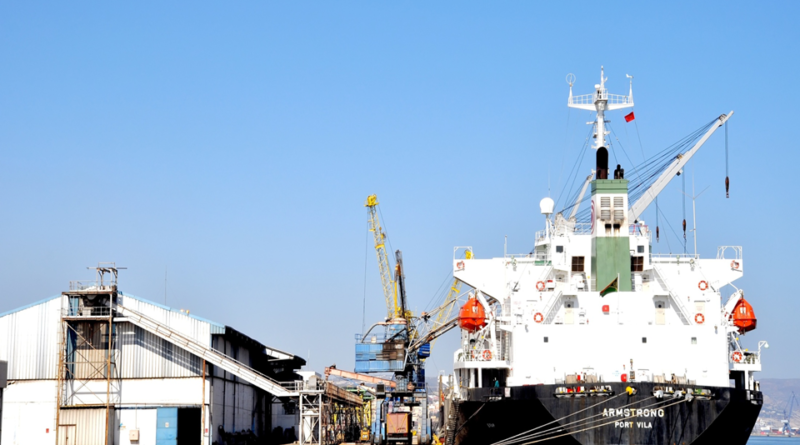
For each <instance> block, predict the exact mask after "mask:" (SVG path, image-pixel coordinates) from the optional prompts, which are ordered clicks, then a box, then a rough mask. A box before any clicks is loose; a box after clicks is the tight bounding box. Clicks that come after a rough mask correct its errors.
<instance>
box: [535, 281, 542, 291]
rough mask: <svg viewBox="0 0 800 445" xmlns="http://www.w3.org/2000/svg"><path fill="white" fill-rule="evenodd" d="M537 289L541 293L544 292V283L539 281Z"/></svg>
mask: <svg viewBox="0 0 800 445" xmlns="http://www.w3.org/2000/svg"><path fill="white" fill-rule="evenodd" d="M536 289H538V290H539V292H541V291H543V290H544V281H539V282H538V283H536Z"/></svg>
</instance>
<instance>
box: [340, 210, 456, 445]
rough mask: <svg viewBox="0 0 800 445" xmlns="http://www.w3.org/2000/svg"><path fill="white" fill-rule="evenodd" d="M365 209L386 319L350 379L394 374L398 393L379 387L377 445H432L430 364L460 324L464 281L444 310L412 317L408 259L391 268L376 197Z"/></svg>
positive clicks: (359, 340)
mask: <svg viewBox="0 0 800 445" xmlns="http://www.w3.org/2000/svg"><path fill="white" fill-rule="evenodd" d="M364 206H365V207H366V208H367V214H368V220H369V230H370V232H372V233H373V238H374V242H375V253H376V256H377V259H378V269H379V272H380V277H381V285H382V287H383V294H384V299H385V302H386V318H385V320H384V321H381V322H378V323H375V324H373V325H372V326H370V328H369V329H367V331H366V332H364V333H362V334H358V335H357V336H356V351H355V352H356V366H355V373H347V374H349V377H348V378H354V379H357V380H368V379H365V378H362V377H368V374H370V373H393V374H394V388H392V387H391V385H385V384H380V383H379V384H378V385H379V386H378V389H377V391H376V403H375V405H374V406H375V408H374V413H373V416H372V431H371V432H370V433H371V434H370V436H371V442H372V443H374V444H386V443H408V444H412V443H413V444H430V443H431V441H432V435H431V422H430V417H429V415H428V397H427V396H428V393H427V388H426V386H425V367H424V364H425V359H426V358H428V357H429V356H430V346H431V344H432V343H433V342H434V341H435V339H436V338H438V337H439V336H441V335H442V334H444V333H445V332H447V331H449V330H450V329H452V328H454V327H455V326H457V324H458V323H457V321H458V319H457V317H456V318H454V319H450V316H451V314H452V309H453V307H454V306H455V302H456V300H457V299H458V297H459V290H460V287H461V283H460V282H459V281H458V280H455V281H454V282H453V286H451V289H450V291H449V293H448V295H447V298H446V299H445V302H444V304H443V305H441V306H440V307H438V308H436V309H434V310H433V311H431V312H429V313H425V312H423V313H422V314H421V315H420V316H415V315H414V314H412V312H411V311H410V310H409V306H408V300H407V297H406V287H405V274H404V269H403V256H402V253H401V252H400V251H399V250H398V251H396V252H395V262H394V268H392V267H391V265H390V263H389V255H388V254H387V252H386V240H387V237H386V233H385V232H384V231H383V228H382V227H381V224H380V218H379V211H378V197H377V196H376V195H370V196H369V197H368V198H367V200H366V202H365V204H364ZM466 255H467V256H468V257H471V252H469V251H467V252H466ZM392 269H394V274H393V275H392V273H391V271H392ZM335 372H337V373H341V371H335ZM342 376H343V377H344V375H342Z"/></svg>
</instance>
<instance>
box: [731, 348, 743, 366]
mask: <svg viewBox="0 0 800 445" xmlns="http://www.w3.org/2000/svg"><path fill="white" fill-rule="evenodd" d="M742 359H744V355H742V353H741V352H740V351H735V352H734V353H733V354H731V360H733V361H734V362H736V363H739V362H741V361H742Z"/></svg>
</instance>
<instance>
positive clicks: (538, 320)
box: [533, 312, 544, 323]
mask: <svg viewBox="0 0 800 445" xmlns="http://www.w3.org/2000/svg"><path fill="white" fill-rule="evenodd" d="M533 321H535V322H536V323H541V322H543V321H544V315H542V313H541V312H537V313H536V314H534V315H533Z"/></svg>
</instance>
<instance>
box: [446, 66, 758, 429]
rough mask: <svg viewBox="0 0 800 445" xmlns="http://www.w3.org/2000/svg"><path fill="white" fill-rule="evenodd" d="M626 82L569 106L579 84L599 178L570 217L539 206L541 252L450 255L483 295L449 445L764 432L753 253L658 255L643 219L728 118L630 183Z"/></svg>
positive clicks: (461, 360) (466, 334) (472, 304)
mask: <svg viewBox="0 0 800 445" xmlns="http://www.w3.org/2000/svg"><path fill="white" fill-rule="evenodd" d="M629 79H630V87H629V92H628V94H627V95H617V94H609V92H608V91H607V89H606V86H605V84H606V81H607V79H606V78H605V77H604V74H603V70H602V68H601V75H600V83H599V84H597V85H595V86H594V91H593V93H591V94H586V95H580V96H573V94H572V87H573V83H574V76H571V75H570V76H568V84H569V97H568V101H567V104H568V106H569V107H571V108H576V109H581V110H588V111H591V112H593V113H595V119H594V121H593V122H591V123H590V124H591V125H592V126H593V129H592V131H591V136H592V137H591V138H587V143H586V144H585V146H584V147H585V148H589V145H591V147H590V148H591V149H593V151H594V154H593V155H594V156H593V158H594V159H593V161H594V162H593V163H592V164H593V165H594V168H593V169H591V172H588V171H587V172H585V173H590V175H589V176H588V177H586V179H585V181H582V182H583V183H582V184H581V183H580V182H578V188H577V190H579V191H577V193H576V194H575V195H574V196H573V197H572V198H574V199H572V200H571V201H569V202H567V203H566V204H564V208H563V209H561V210H559V211H558V212H556V211H555V203H554V201H553V200H552V199H551V198H549V197H548V198H544V199H542V200H541V202H540V210H541V213H542V214H543V220H544V223H545V224H544V228H543V229H542V230H540V231H538V232H536V233H535V234H534V235H533V239H532V240H531V244H534V245H535V247H534V248H533V250H531V251H530V252H528V253H524V254H505V253H504V256H503V257H499V258H480V257H479V255H478V253H477V252H475V251H473V250H472V248H456V249H455V252H456V254H455V255H454V258H453V276H454V277H455V278H456V279H457V280H459V281H460V282H461V283H464V284H466V285H469V286H470V287H471V288H472V291H471V292H470V294H469V298H468V300H467V302H466V304H465V305H464V306H463V307H461V312H460V314H459V325H460V327H461V344H460V348H459V349H458V350H457V351H455V353H454V362H453V375H452V376H449V377H448V378H446V379H445V380H446V381H445V382H443V383H445V384H444V385H441V386H442V388H441V389H440V391H441V393H440V397H441V401H442V410H443V412H442V419H443V426H442V431H441V436H443V437H445V441H446V443H447V444H448V445H449V444H455V445H473V444H476V445H490V444H492V445H523V444H533V443H549V444H585V445H586V444H673V443H677V444H719V443H724V444H726V445H734V444H744V443H746V442H747V440H748V438H749V436H750V434H751V432H752V430H753V427H754V425H755V423H756V419H757V417H758V414H759V412H760V410H761V406H762V400H763V398H762V393H761V391H760V389H759V383H758V381H757V380H756V378H755V373H756V372H758V371H761V352H762V349H765V348H767V347H769V345H768V344H767V343H766V342H759V343H758V349H757V350H755V351H750V350H748V349H745V348H743V347H742V345H741V344H740V337H741V336H743V335H745V334H746V333H748V332H750V331H752V330H753V329H755V328H756V321H757V320H756V317H755V314H754V311H753V308H752V306H751V305H750V304H749V303H748V302H747V301H746V300H745V298H744V291H743V290H742V289H739V288H737V287H735V286H734V284H733V283H734V282H735V281H736V280H738V279H740V278H741V277H742V275H743V273H744V266H745V261H744V258H743V251H742V248H741V247H739V246H723V247H719V248H718V250H717V254H716V257H714V258H701V257H700V256H699V255H698V254H697V252H696V241H695V253H693V254H692V253H686V252H685V250H686V247H685V245H684V246H682V252H681V253H680V254H658V253H654V252H653V251H652V250H653V241H654V240H653V238H654V236H653V235H654V233H653V231H652V230H651V228H650V226H648V225H647V224H646V223H645V221H644V220H643V217H642V215H643V212H644V211H645V210H646V209H647V208H648V207H650V205H651V204H653V202H654V201H655V200H656V198H657V197H658V195H659V193H661V192H662V191H663V190H664V189H665V187H666V186H667V184H669V183H670V182H671V181H672V180H673V179H674V178H676V177H677V176H679V175H680V174H681V173H682V171H683V168H684V166H685V165H686V164H687V162H689V161H690V160H691V159H692V157H693V156H694V155H695V154H696V153H697V152H698V150H700V148H701V147H702V146H703V144H704V143H705V142H706V141H707V140H708V139H709V138H710V137H711V136H712V135H713V134H714V133H715V132H716V131H717V130H718V129H720V128H723V127H724V126H725V125H726V122H727V121H728V120H729V119H730V118H731V117H732V116H733V111H731V112H728V113H726V114H721V115H719V116H715V117H713V119H712V120H710V122H707V123H705V124H703V125H702V126H701V127H700V128H699V129H697V130H696V131H694V132H692V133H691V134H689V135H688V136H686V137H683V138H682V139H680V140H679V141H678V142H676V143H675V144H673V145H671V146H669V147H667V148H666V149H664V150H662V151H660V152H659V153H658V154H656V155H655V156H653V157H652V158H651V159H648V160H646V161H645V162H644V163H643V164H642V165H639V166H635V167H632V168H629V169H628V170H629V172H628V173H627V174H626V171H625V169H624V168H623V167H621V166H620V165H617V166H616V168H614V169H613V171H612V170H611V167H609V149H613V148H614V147H611V145H610V140H609V139H610V138H609V137H608V136H609V133H610V132H609V131H608V125H609V121H608V118H607V116H606V115H607V113H608V112H609V111H614V110H622V109H625V108H632V107H633V104H634V102H633V78H632V77H630V76H629ZM625 118H626V120H630V119H634V118H635V116H634V115H633V113H632V112H631V113H629V114H627V115H625ZM726 134H727V133H726ZM726 142H727V138H726ZM615 143H616V141H615ZM586 151H589V150H585V149H584V152H586ZM589 152H590V153H591V151H589ZM588 156H592V155H591V154H589V155H588ZM585 173H584V174H585ZM582 178H583V176H582V175H581V179H582ZM727 185H728V179H727V178H726V188H727ZM585 201H589V202H588V203H587V204H588V205H584V206H583V207H584V209H583V210H582V211H581V209H580V208H581V205H582V204H583V203H584V202H585ZM685 230H686V223H685V219H684V238H685ZM655 232H656V233H655V235H656V241H658V237H659V227H658V225H656V230H655ZM676 236H677V234H676ZM695 236H696V232H695ZM695 239H696V238H695ZM464 252H467V254H466V255H463V253H464Z"/></svg>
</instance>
